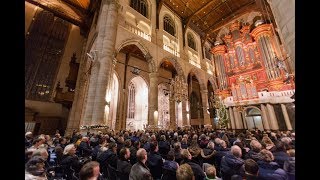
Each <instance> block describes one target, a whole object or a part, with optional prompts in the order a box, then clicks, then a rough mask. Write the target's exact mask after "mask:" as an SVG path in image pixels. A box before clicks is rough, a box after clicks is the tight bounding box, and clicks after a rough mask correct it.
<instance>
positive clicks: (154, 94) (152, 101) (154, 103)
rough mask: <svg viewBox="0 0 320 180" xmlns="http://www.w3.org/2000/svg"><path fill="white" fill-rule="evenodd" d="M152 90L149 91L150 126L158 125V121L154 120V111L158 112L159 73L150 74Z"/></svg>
mask: <svg viewBox="0 0 320 180" xmlns="http://www.w3.org/2000/svg"><path fill="white" fill-rule="evenodd" d="M149 78H150V89H149V113H148V114H149V118H148V124H149V125H155V126H157V125H158V121H157V120H155V119H154V111H158V73H155V72H153V73H150V74H149Z"/></svg>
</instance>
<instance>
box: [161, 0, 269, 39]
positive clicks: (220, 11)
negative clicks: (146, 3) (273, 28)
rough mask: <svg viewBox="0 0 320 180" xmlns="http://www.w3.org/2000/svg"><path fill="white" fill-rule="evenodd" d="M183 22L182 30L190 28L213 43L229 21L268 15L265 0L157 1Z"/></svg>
mask: <svg viewBox="0 0 320 180" xmlns="http://www.w3.org/2000/svg"><path fill="white" fill-rule="evenodd" d="M158 2H159V4H160V5H161V4H165V5H166V6H167V7H169V8H170V9H171V10H172V11H174V12H175V13H176V14H177V15H178V16H180V17H181V19H182V21H183V26H184V29H185V28H186V27H190V28H191V29H193V30H194V31H196V32H197V33H198V34H199V35H200V36H201V39H202V41H203V43H204V42H205V41H206V40H208V41H209V42H211V43H213V42H214V40H215V38H216V36H217V35H218V32H219V30H220V29H221V28H222V27H223V26H225V25H226V24H228V23H229V22H230V21H232V20H235V19H237V18H239V17H240V16H242V15H244V14H247V13H249V12H253V11H260V12H261V13H262V15H263V16H267V15H270V9H268V7H266V6H267V4H268V3H267V2H266V0H158Z"/></svg>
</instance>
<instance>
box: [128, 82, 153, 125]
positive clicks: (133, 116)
mask: <svg viewBox="0 0 320 180" xmlns="http://www.w3.org/2000/svg"><path fill="white" fill-rule="evenodd" d="M128 90H129V93H128V108H127V110H128V112H127V120H126V128H127V129H130V130H132V131H136V130H139V129H140V130H142V129H144V128H145V126H146V125H147V123H148V95H149V94H148V86H147V83H146V81H145V80H144V79H143V78H141V77H140V76H136V77H134V78H133V79H131V81H130V83H129V87H128Z"/></svg>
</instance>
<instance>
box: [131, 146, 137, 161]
mask: <svg viewBox="0 0 320 180" xmlns="http://www.w3.org/2000/svg"><path fill="white" fill-rule="evenodd" d="M137 151H138V150H137V148H135V147H133V146H131V147H130V163H131V164H132V165H134V164H135V163H136V162H137Z"/></svg>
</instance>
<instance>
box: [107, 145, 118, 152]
mask: <svg viewBox="0 0 320 180" xmlns="http://www.w3.org/2000/svg"><path fill="white" fill-rule="evenodd" d="M108 149H111V150H112V152H114V153H117V144H116V143H115V142H110V143H109V144H108Z"/></svg>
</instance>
